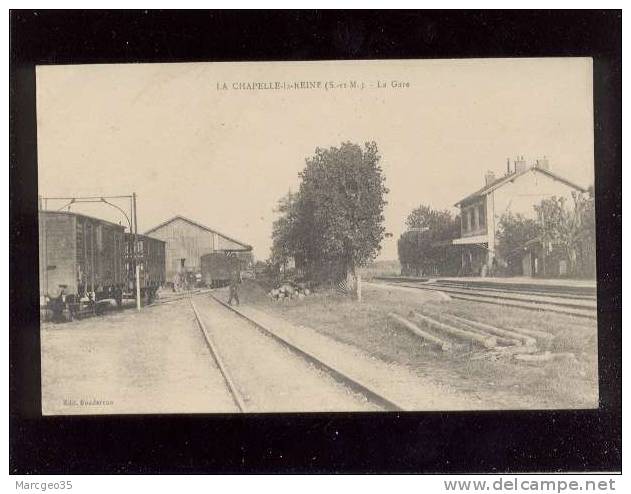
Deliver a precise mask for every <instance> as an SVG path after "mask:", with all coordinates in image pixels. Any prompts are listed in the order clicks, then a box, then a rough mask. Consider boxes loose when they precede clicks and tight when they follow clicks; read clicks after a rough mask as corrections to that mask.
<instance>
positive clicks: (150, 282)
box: [125, 233, 166, 302]
mask: <svg viewBox="0 0 631 494" xmlns="http://www.w3.org/2000/svg"><path fill="white" fill-rule="evenodd" d="M133 245H134V235H133V234H130V233H125V273H126V276H127V289H128V290H130V291H132V292H133V291H134V290H135V286H136V285H135V280H136V273H135V267H134V266H135V264H134V258H133V257H134V256H132V254H131V253H132V252H133ZM165 245H166V242H164V241H162V240H159V239H156V238H152V237H148V236H146V235H136V256H135V263H136V264H138V266H139V267H140V272H139V274H140V293H141V297H142V298H145V297H146V298H147V299H148V300H149V302H151V301H153V299H154V297H155V294H156V292H157V291H158V288H160V287H161V286H163V285H164V283H165V281H166V262H165Z"/></svg>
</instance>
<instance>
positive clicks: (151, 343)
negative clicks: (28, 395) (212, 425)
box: [41, 300, 236, 415]
mask: <svg viewBox="0 0 631 494" xmlns="http://www.w3.org/2000/svg"><path fill="white" fill-rule="evenodd" d="M188 304H189V302H188V301H187V300H180V301H174V302H172V303H169V304H164V305H159V306H152V307H147V308H144V309H143V310H142V311H141V312H140V313H138V312H136V311H135V310H133V309H130V310H125V311H122V312H116V313H111V314H108V315H105V316H101V317H93V318H89V319H83V320H77V321H73V322H70V323H65V324H52V323H50V324H44V325H43V326H42V329H41V348H42V409H43V410H42V411H43V414H44V415H54V414H101V413H107V414H120V413H199V412H207V411H209V410H213V411H218V412H219V411H223V412H233V411H235V410H236V407H235V405H234V403H233V401H232V399H231V398H230V395H229V394H228V392H227V390H226V388H225V384H224V382H223V378H222V377H221V374H220V372H219V370H218V368H217V367H216V365H215V363H214V361H213V359H212V357H211V356H210V354H209V352H208V349H207V347H206V343H205V340H204V339H203V336H202V333H201V331H200V330H199V328H198V327H197V326H196V322H195V320H194V315H193V312H192V310H191V309H190V307H189V306H188Z"/></svg>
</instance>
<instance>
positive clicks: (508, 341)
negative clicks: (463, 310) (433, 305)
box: [440, 314, 522, 345]
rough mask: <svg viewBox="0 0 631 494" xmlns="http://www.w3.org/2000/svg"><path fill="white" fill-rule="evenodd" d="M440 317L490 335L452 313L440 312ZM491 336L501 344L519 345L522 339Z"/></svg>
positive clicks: (488, 334)
mask: <svg viewBox="0 0 631 494" xmlns="http://www.w3.org/2000/svg"><path fill="white" fill-rule="evenodd" d="M440 317H442V318H444V319H447V320H448V321H451V322H457V323H459V324H464V325H465V326H466V327H467V329H469V330H470V331H473V332H478V333H480V334H483V335H487V336H490V333H488V332H486V331H483V330H482V329H480V328H476V327H475V326H473V325H471V324H469V323H468V322H465V319H456V316H454V315H453V314H440ZM493 336H495V338H496V339H497V342H498V343H500V344H501V345H521V344H522V341H521V340H519V339H517V338H507V337H505V336H499V335H493Z"/></svg>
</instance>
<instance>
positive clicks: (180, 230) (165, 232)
mask: <svg viewBox="0 0 631 494" xmlns="http://www.w3.org/2000/svg"><path fill="white" fill-rule="evenodd" d="M149 236H150V237H153V238H157V239H159V240H163V241H164V242H166V246H165V264H166V281H167V282H173V281H174V278H175V277H176V275H177V274H178V273H180V272H190V273H201V264H200V259H201V257H202V256H203V255H205V254H210V253H211V252H215V251H218V250H222V249H238V248H241V247H242V246H240V245H238V244H236V243H235V242H232V241H231V240H229V239H227V238H225V237H223V236H222V235H219V234H218V233H215V232H212V231H208V230H206V229H204V228H202V227H199V226H197V225H194V224H192V223H190V222H188V221H186V220H184V219H182V218H175V219H174V220H173V221H171V222H169V223H167V224H166V225H164V226H161V227H160V228H157V229H155V230H153V231H151V232H150V234H149ZM181 259H184V268H182V265H181Z"/></svg>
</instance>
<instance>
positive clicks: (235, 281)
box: [228, 265, 241, 305]
mask: <svg viewBox="0 0 631 494" xmlns="http://www.w3.org/2000/svg"><path fill="white" fill-rule="evenodd" d="M240 283H241V270H240V269H239V266H238V265H237V266H235V267H234V268H233V269H232V273H231V275H230V297H229V298H228V305H232V301H233V300H235V301H236V302H237V305H240V302H239V284H240Z"/></svg>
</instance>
